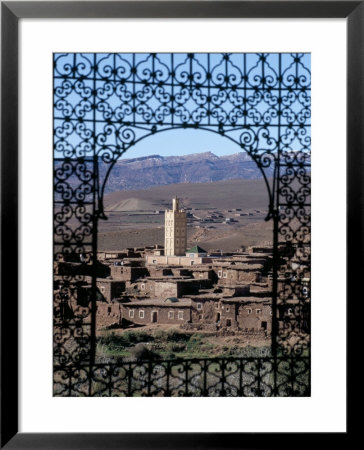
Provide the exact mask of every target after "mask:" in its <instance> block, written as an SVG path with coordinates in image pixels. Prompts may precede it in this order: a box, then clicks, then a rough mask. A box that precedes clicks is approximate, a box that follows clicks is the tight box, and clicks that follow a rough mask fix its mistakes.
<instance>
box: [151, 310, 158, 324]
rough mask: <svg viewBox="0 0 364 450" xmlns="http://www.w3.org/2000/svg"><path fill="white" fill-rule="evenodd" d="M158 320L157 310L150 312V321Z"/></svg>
mask: <svg viewBox="0 0 364 450" xmlns="http://www.w3.org/2000/svg"><path fill="white" fill-rule="evenodd" d="M156 322H158V311H153V312H152V323H156Z"/></svg>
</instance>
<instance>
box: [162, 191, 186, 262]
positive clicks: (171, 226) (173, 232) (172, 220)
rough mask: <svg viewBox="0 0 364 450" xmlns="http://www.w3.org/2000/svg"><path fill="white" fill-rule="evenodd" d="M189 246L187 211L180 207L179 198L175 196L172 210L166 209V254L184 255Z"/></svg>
mask: <svg viewBox="0 0 364 450" xmlns="http://www.w3.org/2000/svg"><path fill="white" fill-rule="evenodd" d="M186 248H187V217H186V211H184V210H183V209H179V200H178V198H177V197H174V198H173V200H172V210H170V209H166V212H165V225H164V254H165V256H182V255H185V254H186Z"/></svg>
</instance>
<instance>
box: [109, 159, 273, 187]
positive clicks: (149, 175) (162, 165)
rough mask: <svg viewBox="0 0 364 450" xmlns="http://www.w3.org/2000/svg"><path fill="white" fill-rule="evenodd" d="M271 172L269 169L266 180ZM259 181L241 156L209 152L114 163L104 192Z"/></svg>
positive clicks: (257, 172) (256, 170)
mask: <svg viewBox="0 0 364 450" xmlns="http://www.w3.org/2000/svg"><path fill="white" fill-rule="evenodd" d="M107 168H108V165H107V164H102V165H101V167H100V175H101V176H103V175H105V173H106V170H107ZM270 172H271V169H269V168H268V170H267V174H268V176H269V175H270ZM259 178H262V173H261V171H260V169H259V168H258V167H257V164H256V163H255V162H254V161H253V160H252V159H251V158H250V157H249V155H247V154H246V153H244V152H240V153H233V154H230V155H224V156H217V155H215V154H214V153H212V152H210V151H207V152H203V153H191V154H188V155H182V156H173V155H171V156H161V155H158V154H153V155H150V156H142V157H138V158H129V159H121V160H119V161H117V162H116V163H115V165H114V167H113V169H112V170H111V173H110V175H109V179H108V182H107V185H106V189H105V192H106V193H110V192H115V191H120V190H138V189H148V188H150V187H152V186H158V185H168V184H178V183H208V182H214V181H223V180H231V179H259Z"/></svg>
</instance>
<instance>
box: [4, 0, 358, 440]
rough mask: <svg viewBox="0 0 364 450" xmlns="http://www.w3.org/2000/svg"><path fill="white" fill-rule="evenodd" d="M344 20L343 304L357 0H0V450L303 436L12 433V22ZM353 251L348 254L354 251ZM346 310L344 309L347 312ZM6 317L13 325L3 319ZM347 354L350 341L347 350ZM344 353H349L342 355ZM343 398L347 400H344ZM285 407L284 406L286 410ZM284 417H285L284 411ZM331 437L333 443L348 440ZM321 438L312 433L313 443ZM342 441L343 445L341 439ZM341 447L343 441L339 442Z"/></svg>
mask: <svg viewBox="0 0 364 450" xmlns="http://www.w3.org/2000/svg"><path fill="white" fill-rule="evenodd" d="M119 17H120V18H232V17H234V18H237V17H241V18H346V19H347V42H348V47H347V50H348V53H347V55H348V59H347V74H348V86H347V87H348V91H347V107H348V109H347V110H348V115H347V179H348V184H347V236H348V238H347V255H348V256H347V286H348V287H347V303H349V299H351V301H354V300H355V296H356V295H357V293H358V292H360V285H359V283H360V280H361V274H362V269H363V263H362V262H361V261H362V260H363V259H362V258H359V261H360V262H359V263H358V258H355V257H354V254H355V255H356V256H358V252H359V256H363V245H362V244H363V241H362V229H363V227H362V225H363V214H362V213H363V198H364V189H363V183H362V172H363V169H364V166H363V154H364V153H363V151H362V148H363V144H364V127H363V125H362V124H363V123H364V101H363V99H364V2H363V1H330V0H328V1H240V0H237V1H115V2H107V1H92V2H89V1H87V2H83V1H72V2H62V1H57V2H47V1H38V2H33V1H27V2H22V1H9V2H7V1H5V2H1V279H2V280H4V279H6V283H4V282H2V283H1V448H6V449H23V448H29V449H38V448H39V449H43V448H44V449H50V448H52V449H66V448H67V449H76V448H77V449H84V448H85V449H101V448H102V449H111V448H113V449H116V448H128V449H129V448H132V449H142V448H151V449H154V448H155V449H157V448H158V449H163V448H173V449H185V448H191V447H192V448H193V447H195V448H199V449H202V448H214V449H220V448H221V449H222V448H265V447H266V446H268V445H269V446H271V445H272V444H279V445H280V446H281V447H283V448H285V447H287V448H288V446H290V447H293V446H294V447H295V448H303V447H307V444H308V440H309V439H311V438H312V435H310V434H309V433H305V434H302V435H300V436H297V434H285V436H284V439H282V435H281V434H280V433H273V434H272V433H262V434H256V433H244V436H242V433H216V434H214V433H136V434H131V433H110V434H109V433H95V434H93V433H82V434H81V433H79V434H78V433H76V434H74V433H64V434H62V433H57V434H53V433H36V434H33V433H19V432H18V406H17V405H18V400H19V398H18V331H19V330H18V324H17V323H16V321H14V317H15V318H16V317H17V316H18V303H17V286H18V273H17V266H18V250H19V248H18V181H19V180H18V75H19V74H18V23H19V19H21V18H44V19H47V18H119ZM354 252H355V253H354ZM348 312H349V311H348ZM9 318H12V320H9ZM347 348H348V351H349V352H350V350H349V349H350V348H351V345H350V341H349V345H348V347H347ZM349 354H350V353H349ZM349 398H350V395H349ZM287 408H289V406H287ZM287 414H290V411H289V409H287ZM347 417H348V419H347V421H348V431H347V432H346V433H338V434H337V435H335V436H334V437H335V440H336V442H337V443H339V445H340V442H341V441H343V440H344V439H345V440H347V439H348V438H349V436H350V437H351V436H352V434H351V427H350V423H351V422H350V420H349V419H350V411H349V409H348V416H347ZM320 441H321V443H323V441H325V444H326V445H327V435H325V434H315V444H316V445H320ZM345 443H346V444H347V442H345ZM341 444H343V445H344V442H341Z"/></svg>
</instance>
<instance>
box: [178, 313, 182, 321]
mask: <svg viewBox="0 0 364 450" xmlns="http://www.w3.org/2000/svg"><path fill="white" fill-rule="evenodd" d="M178 320H183V311H178Z"/></svg>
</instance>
